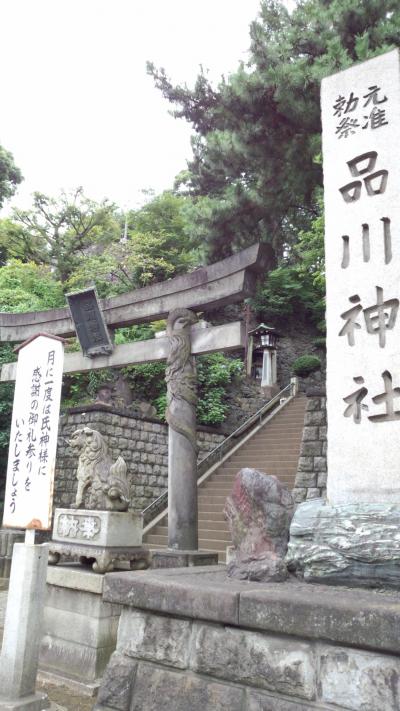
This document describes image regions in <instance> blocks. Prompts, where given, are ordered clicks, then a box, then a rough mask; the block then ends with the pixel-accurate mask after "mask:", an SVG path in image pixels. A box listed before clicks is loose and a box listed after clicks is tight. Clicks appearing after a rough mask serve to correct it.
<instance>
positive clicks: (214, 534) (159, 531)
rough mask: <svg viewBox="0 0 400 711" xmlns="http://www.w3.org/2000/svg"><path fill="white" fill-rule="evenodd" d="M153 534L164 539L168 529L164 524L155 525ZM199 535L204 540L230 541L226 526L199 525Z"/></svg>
mask: <svg viewBox="0 0 400 711" xmlns="http://www.w3.org/2000/svg"><path fill="white" fill-rule="evenodd" d="M153 535H155V536H164V537H165V539H167V536H168V529H167V527H166V526H157V527H156V529H155V530H154V534H153ZM199 537H200V538H201V539H202V540H204V541H205V540H217V541H225V542H226V544H227V545H228V544H230V541H231V534H230V531H229V528H228V527H226V530H222V529H213V528H205V527H203V526H200V525H199Z"/></svg>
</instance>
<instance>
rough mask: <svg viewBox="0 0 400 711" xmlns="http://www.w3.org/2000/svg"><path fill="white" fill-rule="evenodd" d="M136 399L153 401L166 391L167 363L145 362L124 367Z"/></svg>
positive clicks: (124, 372)
mask: <svg viewBox="0 0 400 711" xmlns="http://www.w3.org/2000/svg"><path fill="white" fill-rule="evenodd" d="M122 373H123V374H124V375H125V376H126V377H127V379H128V383H129V385H130V387H131V388H132V392H133V397H134V399H135V400H146V402H153V401H155V400H157V398H158V397H159V396H160V395H162V394H163V393H164V392H165V363H143V364H142V365H130V366H128V367H127V368H122Z"/></svg>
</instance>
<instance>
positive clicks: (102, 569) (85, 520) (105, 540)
mask: <svg viewBox="0 0 400 711" xmlns="http://www.w3.org/2000/svg"><path fill="white" fill-rule="evenodd" d="M69 444H70V445H71V447H72V448H74V449H75V451H76V452H77V454H78V455H79V461H78V468H77V480H78V486H77V494H76V500H75V504H74V508H70V509H62V508H59V509H56V511H55V515H54V524H53V534H52V540H51V541H50V543H49V563H50V567H49V568H48V575H47V599H46V604H45V610H44V637H43V640H42V646H41V653H40V662H39V664H40V671H41V675H42V678H44V679H47V681H50V682H52V683H59V684H63V685H66V686H69V687H70V688H74V689H76V690H79V691H81V692H83V693H86V694H88V695H92V694H95V692H96V690H97V688H98V686H99V683H100V678H101V676H102V674H103V671H104V669H105V667H106V665H107V663H108V660H109V658H110V656H111V654H112V652H113V651H114V649H115V645H116V640H117V629H118V623H119V616H120V611H121V608H120V605H114V604H110V603H107V602H104V600H103V586H104V577H105V576H104V574H105V573H106V572H110V571H112V570H114V568H124V569H128V570H135V569H143V568H147V567H148V566H149V558H150V553H149V551H148V550H146V549H145V548H143V546H142V529H143V522H142V516H141V514H138V513H133V512H131V511H128V510H127V509H128V507H129V503H130V490H129V482H128V479H127V475H126V464H125V462H124V460H123V459H122V457H119V458H118V459H117V461H116V462H115V463H113V462H112V460H111V458H110V456H109V454H108V449H107V444H106V442H105V440H104V438H103V437H102V435H101V434H100V433H99V432H97V431H96V430H92V429H90V428H89V427H85V428H83V429H80V430H76V431H75V432H74V433H73V435H72V437H71V440H70V442H69ZM81 506H85V508H80V507H81ZM58 563H60V565H57V564H58Z"/></svg>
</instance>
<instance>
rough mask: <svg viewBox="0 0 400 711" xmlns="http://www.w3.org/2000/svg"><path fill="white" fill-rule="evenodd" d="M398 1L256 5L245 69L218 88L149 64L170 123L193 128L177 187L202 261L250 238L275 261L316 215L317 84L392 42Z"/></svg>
mask: <svg viewBox="0 0 400 711" xmlns="http://www.w3.org/2000/svg"><path fill="white" fill-rule="evenodd" d="M398 9H399V8H398V0H329V1H328V0H302V2H299V3H298V5H297V7H296V8H295V9H294V10H293V12H292V13H289V11H288V10H287V8H286V6H285V5H284V4H283V3H281V2H277V1H276V0H262V2H261V6H260V14H259V17H258V18H257V19H256V20H255V21H254V22H253V23H252V25H251V28H250V37H251V46H250V57H249V62H248V64H247V65H244V64H243V63H242V64H240V65H239V67H238V69H237V71H236V72H234V73H233V74H231V75H230V76H229V77H228V78H226V79H223V80H222V81H221V82H220V84H219V85H218V86H217V87H214V86H212V85H211V84H210V82H209V80H208V78H207V76H206V74H205V73H204V72H202V73H201V74H200V75H199V76H198V78H197V81H196V84H195V86H194V88H193V89H190V88H188V87H187V86H186V85H185V86H174V85H173V84H172V83H171V81H170V80H169V79H168V77H167V75H166V72H165V70H163V69H156V68H155V67H154V65H151V64H150V65H149V66H148V71H149V73H150V74H151V75H152V76H153V78H154V81H155V84H156V86H157V87H158V88H159V89H160V90H161V92H162V93H163V95H164V96H165V97H166V98H167V100H168V101H169V102H170V103H171V104H172V107H173V110H174V111H173V113H174V115H175V116H176V117H181V118H184V119H185V120H186V121H188V122H189V123H191V125H192V126H193V128H194V131H195V136H194V138H193V139H192V146H193V158H192V160H191V162H190V164H189V169H188V170H187V171H185V173H183V174H181V175H180V176H179V177H178V182H177V186H179V187H180V189H181V190H186V192H187V194H190V195H191V196H192V197H193V202H192V203H188V218H189V219H190V222H191V234H192V235H193V238H194V240H195V243H196V244H198V245H199V246H203V245H207V247H208V254H209V259H210V261H213V260H214V259H215V258H218V257H221V256H225V255H227V254H229V253H230V252H231V251H232V250H236V249H239V248H241V247H243V246H245V245H247V244H249V243H252V242H255V241H257V240H261V241H268V242H270V243H271V244H272V245H273V246H274V248H275V253H276V257H277V260H279V259H281V258H282V257H283V256H284V255H285V254H286V253H287V249H288V247H290V245H293V244H294V243H295V242H296V240H297V235H298V233H299V231H304V230H305V231H307V230H308V229H309V226H310V223H311V221H312V220H313V219H314V217H315V216H316V215H317V205H316V202H315V188H316V187H317V186H320V185H321V184H322V170H321V161H320V160H318V155H319V154H320V151H321V144H320V132H321V124H320V106H319V93H320V82H321V79H322V78H323V77H324V76H327V75H328V74H331V73H334V72H336V71H338V70H340V69H344V68H346V67H348V66H350V65H351V64H353V63H354V62H357V61H361V60H364V59H366V58H369V57H372V56H374V55H376V54H379V53H381V52H383V51H386V50H387V49H388V48H390V47H394V46H399V45H400V13H399V12H398Z"/></svg>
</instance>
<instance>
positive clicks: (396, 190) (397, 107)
mask: <svg viewBox="0 0 400 711" xmlns="http://www.w3.org/2000/svg"><path fill="white" fill-rule="evenodd" d="M322 125H323V160H324V187H325V218H326V227H325V250H326V281H327V309H326V316H327V409H328V481H327V505H323V504H322V502H309V503H307V504H306V505H305V506H302V507H300V509H299V510H298V512H297V514H296V516H295V519H294V521H293V524H292V543H291V549H292V551H291V553H290V554H289V555H291V556H292V558H293V557H294V558H296V555H298V553H299V551H297V553H296V551H295V548H296V545H297V544H299V545H300V548H301V550H302V553H301V554H300V558H301V559H302V566H303V568H304V571H305V576H306V577H307V576H309V577H310V578H313V577H320V576H322V577H325V578H333V579H335V580H340V579H342V580H350V581H351V580H354V579H357V580H360V581H361V582H368V583H374V582H379V581H384V582H390V583H395V584H400V566H399V560H400V474H399V472H400V466H399V460H400V437H399V435H400V348H399V335H400V313H399V304H400V300H399V299H400V286H399V284H400V242H399V239H398V237H399V235H398V230H399V224H400V222H399V217H400V144H399V140H398V137H399V133H400V57H399V51H398V50H394V51H391V52H387V53H385V54H383V55H381V56H379V57H376V58H374V59H371V60H369V61H367V62H363V63H362V64H358V65H356V66H354V67H351V68H350V69H347V70H345V71H342V72H339V73H338V74H335V75H333V76H330V77H328V78H326V79H324V80H323V82H322ZM295 541H297V544H296V543H295ZM306 541H308V543H307V545H306V546H305V548H304V547H303V548H302V545H303V544H305V542H306ZM310 545H311V549H310ZM293 546H294V547H293ZM304 556H305V557H304Z"/></svg>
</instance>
